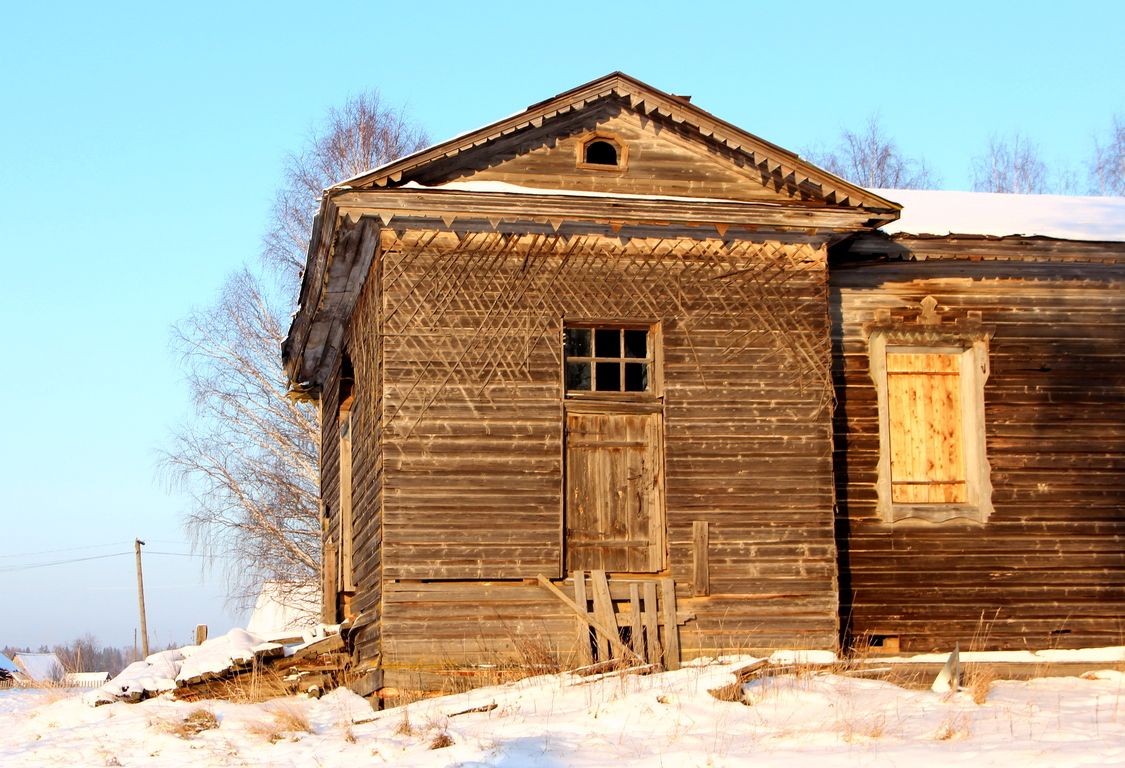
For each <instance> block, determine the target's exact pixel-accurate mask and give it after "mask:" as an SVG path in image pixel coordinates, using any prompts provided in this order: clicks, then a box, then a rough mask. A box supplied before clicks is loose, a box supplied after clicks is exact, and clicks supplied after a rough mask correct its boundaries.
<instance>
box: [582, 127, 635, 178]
mask: <svg viewBox="0 0 1125 768" xmlns="http://www.w3.org/2000/svg"><path fill="white" fill-rule="evenodd" d="M597 141H604V142H606V143H607V144H611V145H612V146H613V148H614V149H616V150H617V163H616V164H615V165H607V164H605V163H588V162H586V148H587V147H589V146H590V145H591V144H593V143H594V142H597ZM575 162H576V165H577V167H578V168H580V169H582V170H585V171H601V172H603V173H605V172H609V173H621V172H623V171H624V170H625V169H626V168H627V167H628V165H629V147H628V145H626V144H625V142H624V141H622V140H621V139H620V138H618V137H617V136H616V135H615V134H612V133H606V132H604V131H599V132H596V133H590V134H587V135H585V136H583V137H582V139H581V140H580V141H579V142H578V153H577V157H576V158H575Z"/></svg>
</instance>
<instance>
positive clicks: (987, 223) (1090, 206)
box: [870, 189, 1125, 242]
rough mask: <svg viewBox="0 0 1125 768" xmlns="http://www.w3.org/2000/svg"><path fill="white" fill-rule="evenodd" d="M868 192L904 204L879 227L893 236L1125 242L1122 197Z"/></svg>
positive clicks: (1124, 198)
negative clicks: (899, 213)
mask: <svg viewBox="0 0 1125 768" xmlns="http://www.w3.org/2000/svg"><path fill="white" fill-rule="evenodd" d="M870 191H871V192H873V193H875V194H876V195H879V196H880V197H886V198H887V199H888V200H894V201H895V202H898V203H901V204H902V216H901V218H899V219H898V221H893V222H891V223H890V224H885V225H884V226H883V227H882V230H883V231H884V232H886V233H887V234H891V235H893V234H911V235H936V236H945V235H985V236H991V237H1008V236H1021V237H1034V236H1040V237H1053V238H1057V239H1060V240H1091V241H1096V242H1109V241H1112V242H1125V197H1070V196H1066V195H1008V194H997V193H994V192H945V191H935V190H917V189H872V190H870Z"/></svg>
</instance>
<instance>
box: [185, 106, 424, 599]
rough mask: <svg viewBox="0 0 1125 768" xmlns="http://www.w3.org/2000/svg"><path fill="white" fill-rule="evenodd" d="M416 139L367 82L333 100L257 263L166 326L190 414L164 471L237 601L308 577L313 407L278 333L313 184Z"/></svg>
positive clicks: (315, 562)
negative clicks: (337, 104) (296, 389)
mask: <svg viewBox="0 0 1125 768" xmlns="http://www.w3.org/2000/svg"><path fill="white" fill-rule="evenodd" d="M425 142H426V137H425V134H424V133H423V132H422V131H421V130H419V129H418V128H417V127H415V126H414V125H413V124H412V123H410V121H409V120H408V119H407V118H406V116H405V114H404V113H403V111H402V110H395V109H391V108H389V107H387V106H386V105H384V104H383V103H382V102H381V101H380V99H379V94H378V93H377V92H371V93H367V94H363V95H360V96H357V97H355V98H353V99H350V100H349V101H348V102H347V103H346V104H345V105H344V106H343V108H341V109H339V110H331V111H330V112H329V113H328V119H327V121H326V124H325V126H324V128H323V130H321V131H320V132H318V133H314V134H313V135H312V136H311V137H310V139H309V141H308V143H307V145H306V147H305V148H304V150H303V151H302V152H300V153H299V154H294V155H291V156H290V157H289V159H288V162H287V164H286V169H285V179H284V181H283V183H282V186H281V188H280V189H279V190H278V193H277V198H276V200H275V203H274V209H273V218H272V223H271V225H270V228H269V230H268V231H267V232H266V234H265V236H264V238H263V246H262V262H263V266H264V267H265V269H264V270H262V271H259V272H258V273H254V272H252V271H250V270H248V269H243V270H242V271H239V272H236V273H234V274H232V275H231V276H230V277H229V278H228V279H227V282H226V284H225V285H224V286H223V289H222V292H221V295H220V296H219V299H218V301H217V302H216V303H215V305H214V306H211V307H207V308H205V309H202V310H198V311H196V312H194V313H193V314H191V315H190V316H189V317H187V318H186V319H185V320H183V321H182V322H181V323H180V324H179V325H177V326H176V328H175V330H174V340H173V341H174V345H175V346H176V348H177V349H178V350H179V351H180V353H181V355H182V357H183V362H184V366H185V369H186V371H187V379H188V383H189V386H190V388H191V395H192V402H193V405H194V408H195V418H194V419H193V420H192V421H191V422H190V423H189V424H187V425H185V426H184V427H182V428H181V429H180V430H179V431H178V432H177V434H176V435H175V436H174V438H173V440H172V443H171V445H170V446H169V448H168V449H167V450H166V451H165V452H164V455H163V467H164V469H165V471H166V472H167V473H168V475H169V477H171V478H172V479H173V480H175V481H176V482H177V483H178V484H179V485H180V486H181V487H183V488H184V489H185V490H186V491H187V492H188V493H189V494H190V496H191V500H192V501H191V506H190V509H189V511H188V512H187V514H186V516H185V526H186V528H187V530H188V532H189V533H190V534H191V536H192V541H193V544H194V547H195V549H196V551H199V552H202V553H204V554H207V555H211V556H213V557H219V558H222V560H223V561H224V562H225V563H226V565H227V577H228V586H229V589H230V596H231V597H232V598H234V599H235V600H236V601H238V602H241V603H243V604H245V603H247V602H248V601H249V600H251V599H253V597H254V595H255V594H256V593H257V591H258V589H259V587H260V586H261V585H262V584H263V583H264V582H265V581H272V582H277V584H276V585H275V588H276V590H277V591H279V592H281V593H284V592H285V590H286V588H287V587H286V585H300V584H307V583H309V582H314V583H315V582H316V580H317V577H318V575H319V570H320V547H321V541H320V536H321V529H320V509H319V506H320V505H319V500H320V499H319V495H320V494H319V482H320V481H319V450H318V449H319V439H320V423H319V414H318V413H317V410H316V408H315V407H313V406H310V405H309V404H306V403H298V402H295V401H293V400H290V399H289V398H287V397H286V396H285V394H286V390H287V382H286V380H285V374H284V372H283V370H282V367H281V343H282V341H283V340H284V338H285V334H286V331H287V325H288V312H287V311H285V308H286V307H289V306H291V302H292V301H293V300H294V299H295V297H296V285H297V282H298V280H299V274H300V270H301V269H302V268H303V267H304V260H305V252H306V250H307V248H308V241H309V235H310V231H309V230H310V225H311V223H312V218H313V215H314V213H315V210H316V206H317V205H318V201H319V198H320V195H321V192H322V191H323V190H324V189H325V188H326V187H328V186H329V185H331V184H333V183H335V182H337V181H340V180H342V179H345V178H348V177H351V176H354V175H356V174H358V173H361V172H363V171H365V170H367V169H369V168H371V167H374V166H378V165H381V164H384V163H386V162H389V161H390V160H393V159H394V158H396V157H398V156H400V155H402V154H406V153H408V152H412V151H414V150H416V149H419V148H420V147H421V146H423V145H424V144H425ZM268 277H272V278H273V281H272V282H267V278H268ZM275 284H276V285H275ZM298 588H299V587H298ZM282 597H284V594H282Z"/></svg>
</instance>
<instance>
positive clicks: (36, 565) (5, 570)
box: [0, 552, 133, 573]
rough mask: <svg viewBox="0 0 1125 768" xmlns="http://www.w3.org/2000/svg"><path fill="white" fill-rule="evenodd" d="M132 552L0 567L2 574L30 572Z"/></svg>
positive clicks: (121, 555) (120, 555)
mask: <svg viewBox="0 0 1125 768" xmlns="http://www.w3.org/2000/svg"><path fill="white" fill-rule="evenodd" d="M131 554H133V553H132V552H114V553H113V554H110V555H91V556H90V557H75V558H71V559H70V560H53V561H51V562H48V563H34V564H32V565H6V566H2V567H0V573H11V572H13V571H29V570H31V569H32V568H47V567H50V566H52V565H69V564H70V563H84V562H86V561H87V560H105V559H106V558H109V557H123V556H125V555H131Z"/></svg>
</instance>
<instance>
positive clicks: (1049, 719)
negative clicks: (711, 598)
mask: <svg viewBox="0 0 1125 768" xmlns="http://www.w3.org/2000/svg"><path fill="white" fill-rule="evenodd" d="M749 661H750V660H749V659H747V658H739V659H728V660H723V661H716V662H700V663H696V664H693V665H691V666H688V667H686V668H684V669H682V670H679V671H677V672H668V673H664V674H657V675H650V676H633V675H628V676H605V677H602V678H593V679H591V678H580V677H576V676H574V675H569V674H558V675H545V676H541V677H535V678H529V679H527V680H522V681H519V682H515V683H510V684H507V685H501V686H494V687H491V688H483V689H478V690H474V691H468V692H466V693H462V694H458V695H455V696H446V697H442V698H436V699H426V700H422V701H417V702H414V703H412V704H409V705H407V706H404V707H400V708H397V709H390V710H387V711H384V712H374V711H372V710H371V708H370V707H369V705H368V704H367V702H365V701H364V700H363V699H361V698H359V697H358V696H355V695H354V694H352V693H350V692H348V691H344V690H341V691H334V692H332V693H330V694H328V695H327V696H325V697H324V698H322V699H320V700H311V699H304V698H300V697H290V698H285V699H277V700H274V701H270V702H264V703H257V704H255V703H245V702H243V703H239V702H227V701H210V702H204V703H199V702H195V703H187V702H177V701H173V700H171V699H170V698H156V699H152V700H149V701H145V702H142V703H140V704H133V705H130V704H123V703H117V704H110V705H107V706H103V707H98V708H93V707H90V706H88V705H87V704H85V703H84V702H83V700H82V698H81V696H75V697H70V698H65V699H61V700H54V701H52V700H50V698H49V697H46V696H43V695H41V694H39V693H38V692H35V691H4V692H0V765H5V766H7V765H12V766H17V765H18V766H21V767H22V766H29V767H32V766H66V767H67V768H69V767H70V766H79V765H82V766H100V765H121V766H154V767H155V768H160V767H161V766H169V767H171V766H175V767H176V768H179V767H180V766H183V765H190V766H192V768H209V767H210V766H239V765H269V766H301V768H306V767H309V766H354V765H410V766H419V767H421V768H426V767H427V766H460V767H461V768H483V767H484V766H497V767H504V768H516V767H519V768H561V767H562V766H573V767H574V768H595V767H596V768H604V766H607V765H608V766H614V768H618V767H619V766H668V767H669V768H673V767H674V768H690V767H691V766H709V767H711V768H720V767H721V766H750V765H753V766H755V768H757V767H758V766H784V768H802V767H803V766H810V767H812V766H815V768H832V767H833V766H871V765H900V766H911V768H931V767H932V768H937V767H938V766H941V767H942V768H947V767H948V766H962V765H963V766H974V768H975V767H976V766H1012V765H1017V766H1020V768H1039V767H1042V768H1067V767H1068V766H1110V765H1123V764H1125V675H1123V674H1122V673H1120V672H1115V671H1106V672H1100V673H1096V674H1093V675H1089V676H1087V678H1086V679H1082V678H1047V679H1039V680H1032V681H1029V682H1011V681H1003V680H986V681H982V682H980V683H976V682H974V683H973V684H972V686H971V687H970V688H967V689H966V690H964V691H962V692H960V693H956V694H947V695H941V694H937V693H933V692H931V691H928V690H907V689H903V688H899V687H897V686H894V685H892V684H890V683H886V682H880V681H873V680H863V679H858V678H850V677H844V676H839V675H828V674H825V675H818V674H811V673H810V674H800V675H788V676H782V677H774V678H766V679H762V680H757V681H754V682H752V683H750V684H748V685H746V686H745V688H744V697H743V700H742V701H722V700H719V699H717V698H715V697H714V696H712V695H710V694H709V693H708V691H709V690H711V689H716V688H721V687H723V686H725V685H728V684H729V683H730V682H731V680H732V677H731V671H732V670H733V669H736V668H738V667H740V666H743V665H745V664H747V663H748V662H749ZM189 723H190V725H189Z"/></svg>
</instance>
